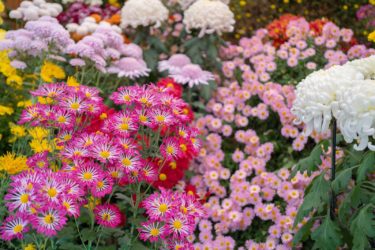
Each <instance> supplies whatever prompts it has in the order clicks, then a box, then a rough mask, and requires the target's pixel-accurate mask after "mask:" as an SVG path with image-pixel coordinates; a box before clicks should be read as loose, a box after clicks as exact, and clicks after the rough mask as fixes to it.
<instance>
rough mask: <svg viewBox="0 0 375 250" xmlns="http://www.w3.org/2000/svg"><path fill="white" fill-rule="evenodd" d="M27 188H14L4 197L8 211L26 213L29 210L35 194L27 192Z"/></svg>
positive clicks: (30, 191)
mask: <svg viewBox="0 0 375 250" xmlns="http://www.w3.org/2000/svg"><path fill="white" fill-rule="evenodd" d="M30 183H32V182H30ZM28 186H29V185H27V187H28ZM27 187H24V186H18V187H15V188H14V189H11V190H10V191H9V192H8V194H6V195H5V197H4V198H5V200H6V206H7V207H8V209H9V210H11V211H14V210H16V209H18V211H20V212H26V211H27V210H28V209H29V208H30V206H31V204H32V201H33V199H34V198H35V194H34V191H33V190H28V189H27Z"/></svg>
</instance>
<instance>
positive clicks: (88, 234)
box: [81, 228, 97, 241]
mask: <svg viewBox="0 0 375 250" xmlns="http://www.w3.org/2000/svg"><path fill="white" fill-rule="evenodd" d="M81 234H82V240H83V241H94V240H96V237H97V235H96V232H95V231H92V230H91V229H89V228H84V229H82V231H81Z"/></svg>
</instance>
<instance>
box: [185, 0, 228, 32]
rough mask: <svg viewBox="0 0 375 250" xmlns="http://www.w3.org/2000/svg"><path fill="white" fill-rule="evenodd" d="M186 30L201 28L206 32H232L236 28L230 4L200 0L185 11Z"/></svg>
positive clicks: (213, 0) (201, 30)
mask: <svg viewBox="0 0 375 250" xmlns="http://www.w3.org/2000/svg"><path fill="white" fill-rule="evenodd" d="M183 22H184V24H185V27H186V30H187V31H188V32H190V30H192V29H197V30H200V33H199V37H202V36H204V34H212V33H215V32H216V33H217V34H219V35H220V34H221V33H223V32H231V31H233V29H234V24H235V20H234V14H233V12H232V11H231V10H230V9H229V7H228V5H226V4H225V3H223V2H221V1H215V0H198V1H196V2H195V3H193V4H192V5H191V6H190V7H189V8H188V9H187V10H185V12H184V21H183Z"/></svg>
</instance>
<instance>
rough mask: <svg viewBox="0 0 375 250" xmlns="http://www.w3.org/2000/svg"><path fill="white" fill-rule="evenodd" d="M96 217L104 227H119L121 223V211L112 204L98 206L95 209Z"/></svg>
mask: <svg viewBox="0 0 375 250" xmlns="http://www.w3.org/2000/svg"><path fill="white" fill-rule="evenodd" d="M94 213H95V219H96V221H97V223H98V224H99V225H102V226H104V227H111V228H114V227H117V226H118V225H120V223H121V211H120V209H119V208H118V207H117V206H115V205H112V204H105V205H99V206H96V207H95V209H94Z"/></svg>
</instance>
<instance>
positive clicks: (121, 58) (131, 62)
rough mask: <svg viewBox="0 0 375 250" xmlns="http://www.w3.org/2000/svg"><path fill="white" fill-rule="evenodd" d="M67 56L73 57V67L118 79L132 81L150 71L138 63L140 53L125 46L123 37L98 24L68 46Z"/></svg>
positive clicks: (140, 59)
mask: <svg viewBox="0 0 375 250" xmlns="http://www.w3.org/2000/svg"><path fill="white" fill-rule="evenodd" d="M67 52H68V53H70V54H74V55H76V58H74V59H71V60H70V64H71V65H73V66H78V67H82V66H85V65H86V64H90V65H95V67H96V68H97V69H98V70H100V71H102V72H105V73H106V72H108V73H112V74H117V75H118V76H119V77H123V76H125V77H128V78H130V79H134V78H137V77H140V76H147V75H148V73H149V71H150V70H149V69H148V68H147V65H146V63H145V62H144V61H143V59H142V54H143V52H142V49H141V48H140V47H138V46H137V45H135V44H125V43H124V40H123V37H122V36H121V35H120V34H119V33H117V32H116V31H114V30H113V29H112V28H111V26H110V25H109V24H108V25H106V24H105V23H101V24H99V26H98V27H97V28H96V30H95V32H94V33H93V34H91V35H89V36H86V37H84V38H83V39H82V40H80V41H79V42H78V43H76V44H72V45H70V46H68V47H67Z"/></svg>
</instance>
